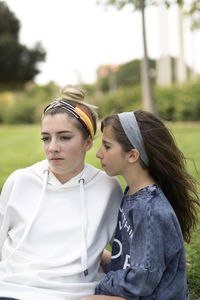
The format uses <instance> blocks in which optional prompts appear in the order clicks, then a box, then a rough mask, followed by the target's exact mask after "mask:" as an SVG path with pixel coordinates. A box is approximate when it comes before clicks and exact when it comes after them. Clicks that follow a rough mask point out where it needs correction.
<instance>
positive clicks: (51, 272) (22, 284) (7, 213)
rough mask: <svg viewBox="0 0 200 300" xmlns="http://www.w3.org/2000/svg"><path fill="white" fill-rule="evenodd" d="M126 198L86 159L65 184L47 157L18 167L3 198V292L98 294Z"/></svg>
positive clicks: (54, 298)
mask: <svg viewBox="0 0 200 300" xmlns="http://www.w3.org/2000/svg"><path fill="white" fill-rule="evenodd" d="M121 199H122V190H121V187H120V184H119V182H118V180H117V179H116V178H113V177H109V176H107V175H106V174H105V172H103V171H100V170H98V169H96V168H94V167H92V166H90V165H87V164H86V165H85V167H84V169H83V171H82V172H81V173H80V174H78V175H77V176H76V177H74V178H72V179H71V180H69V181H68V182H66V183H65V184H62V183H60V182H59V181H58V180H57V178H56V177H55V176H54V175H53V174H52V173H51V172H49V171H48V164H47V161H46V160H45V161H42V162H39V163H36V164H35V165H33V166H31V167H28V168H25V169H20V170H17V171H15V172H14V173H12V174H11V175H10V176H9V178H8V179H7V181H6V183H5V185H4V187H3V190H2V194H1V198H0V296H1V297H2V296H4V297H13V298H18V299H20V300H75V299H79V298H80V297H83V296H86V295H91V294H93V293H94V289H95V286H96V285H97V283H98V282H99V281H100V280H101V279H102V277H103V276H104V274H103V272H102V270H101V268H100V266H99V264H100V259H101V254H102V251H103V249H104V247H105V246H106V245H107V243H108V242H109V241H110V240H111V238H112V236H113V234H114V230H115V226H116V222H117V214H118V209H119V205H120V201H121Z"/></svg>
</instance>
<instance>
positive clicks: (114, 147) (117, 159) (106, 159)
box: [96, 126, 127, 176]
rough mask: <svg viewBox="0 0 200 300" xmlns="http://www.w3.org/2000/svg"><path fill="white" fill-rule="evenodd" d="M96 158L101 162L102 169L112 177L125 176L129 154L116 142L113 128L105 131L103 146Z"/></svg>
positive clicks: (109, 127)
mask: <svg viewBox="0 0 200 300" xmlns="http://www.w3.org/2000/svg"><path fill="white" fill-rule="evenodd" d="M96 156H97V157H98V158H99V159H100V160H101V165H102V168H103V169H104V170H105V171H106V173H107V174H108V175H110V176H116V175H122V176H123V175H124V170H126V164H127V154H126V153H125V152H123V150H122V147H121V145H120V144H119V143H118V142H117V141H116V140H115V138H114V136H113V133H112V129H111V126H106V127H104V129H103V137H102V146H101V148H100V149H99V151H98V152H97V154H96Z"/></svg>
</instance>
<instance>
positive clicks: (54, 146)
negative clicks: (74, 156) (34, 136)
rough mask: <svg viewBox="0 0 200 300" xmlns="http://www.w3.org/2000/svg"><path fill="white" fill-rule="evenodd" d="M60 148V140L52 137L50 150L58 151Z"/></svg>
mask: <svg viewBox="0 0 200 300" xmlns="http://www.w3.org/2000/svg"><path fill="white" fill-rule="evenodd" d="M59 149H60V147H59V144H58V142H57V141H56V139H52V140H51V142H50V145H49V151H51V152H58V151H59Z"/></svg>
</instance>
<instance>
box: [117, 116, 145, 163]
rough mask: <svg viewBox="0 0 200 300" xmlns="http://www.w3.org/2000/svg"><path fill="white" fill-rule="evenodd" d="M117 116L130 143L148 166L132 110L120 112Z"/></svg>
mask: <svg viewBox="0 0 200 300" xmlns="http://www.w3.org/2000/svg"><path fill="white" fill-rule="evenodd" d="M118 117H119V120H120V123H121V125H122V128H123V129H124V132H125V134H126V136H127V138H128V139H129V141H130V143H131V145H132V146H133V147H134V148H135V149H137V150H138V151H139V153H140V158H141V160H142V161H143V162H144V163H145V165H146V166H148V165H149V160H148V157H147V154H146V152H145V149H144V145H143V140H142V136H141V133H140V128H139V126H138V122H137V120H136V117H135V114H134V112H132V111H131V112H123V113H121V114H118Z"/></svg>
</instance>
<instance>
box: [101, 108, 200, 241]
mask: <svg viewBox="0 0 200 300" xmlns="http://www.w3.org/2000/svg"><path fill="white" fill-rule="evenodd" d="M134 113H135V117H136V119H137V122H138V125H139V128H140V132H141V135H142V139H143V144H144V148H145V151H146V153H147V156H148V159H149V165H148V167H146V166H144V165H143V167H145V168H147V170H148V172H149V174H150V175H151V176H152V178H153V179H154V180H155V181H156V182H157V183H158V184H159V185H160V187H161V189H162V190H163V192H164V194H165V196H166V197H167V199H168V201H169V202H170V204H171V205H172V207H173V209H174V211H175V213H176V215H177V218H178V220H179V223H180V226H181V229H182V233H183V237H184V240H185V241H186V242H187V243H189V242H190V240H191V232H192V230H194V229H195V227H196V225H197V221H198V207H199V205H200V204H199V196H198V191H197V182H196V180H195V179H194V178H193V177H192V176H191V175H190V174H189V173H188V172H187V170H186V159H185V157H184V155H183V153H182V152H181V151H180V150H179V149H178V147H177V146H176V143H175V140H174V138H173V136H172V134H171V133H170V131H169V130H168V129H167V127H166V126H165V125H164V123H163V122H162V121H161V120H160V119H159V118H158V117H157V116H155V115H153V114H151V113H149V112H146V111H143V110H137V111H135V112H134ZM108 125H110V126H111V128H112V131H113V134H114V137H115V139H116V140H117V142H118V143H120V144H121V146H122V149H123V150H124V151H125V152H128V151H130V150H131V149H132V148H133V146H132V145H131V143H130V141H129V140H128V138H127V137H126V135H125V133H124V130H123V128H122V126H121V123H120V121H119V118H118V116H117V115H112V116H108V117H107V118H105V119H104V120H103V121H102V124H101V130H103V128H104V127H106V126H108Z"/></svg>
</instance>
